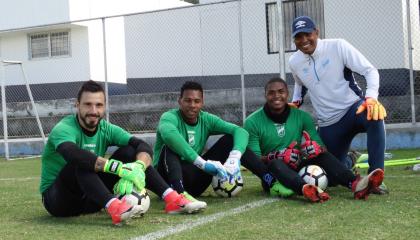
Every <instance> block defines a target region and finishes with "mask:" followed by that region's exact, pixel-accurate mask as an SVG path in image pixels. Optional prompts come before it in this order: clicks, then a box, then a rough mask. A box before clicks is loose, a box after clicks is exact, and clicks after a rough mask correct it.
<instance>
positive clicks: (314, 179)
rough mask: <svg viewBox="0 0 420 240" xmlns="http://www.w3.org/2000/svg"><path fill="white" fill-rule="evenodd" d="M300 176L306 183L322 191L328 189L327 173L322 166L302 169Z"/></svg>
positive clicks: (308, 166)
mask: <svg viewBox="0 0 420 240" xmlns="http://www.w3.org/2000/svg"><path fill="white" fill-rule="evenodd" d="M299 176H300V177H301V178H302V179H303V181H305V182H306V183H308V184H312V185H315V186H318V187H319V188H321V189H322V190H325V189H327V187H328V178H327V173H326V172H325V171H324V169H322V168H321V167H320V166H317V165H307V166H305V167H303V168H302V169H300V171H299Z"/></svg>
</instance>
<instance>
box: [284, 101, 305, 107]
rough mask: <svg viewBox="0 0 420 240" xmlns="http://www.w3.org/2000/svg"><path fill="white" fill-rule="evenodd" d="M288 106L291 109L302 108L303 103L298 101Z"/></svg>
mask: <svg viewBox="0 0 420 240" xmlns="http://www.w3.org/2000/svg"><path fill="white" fill-rule="evenodd" d="M287 105H289V107H292V108H300V106H301V105H302V101H301V100H296V101H294V102H290V103H287Z"/></svg>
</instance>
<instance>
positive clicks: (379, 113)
mask: <svg viewBox="0 0 420 240" xmlns="http://www.w3.org/2000/svg"><path fill="white" fill-rule="evenodd" d="M365 110H367V120H374V121H377V120H384V118H386V110H385V108H384V106H383V105H382V104H381V103H380V102H379V101H378V100H376V99H374V98H369V97H368V98H366V99H365V101H364V102H363V103H362V105H360V106H359V108H358V109H357V112H356V114H360V113H362V112H363V111H365Z"/></svg>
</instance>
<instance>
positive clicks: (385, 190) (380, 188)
mask: <svg viewBox="0 0 420 240" xmlns="http://www.w3.org/2000/svg"><path fill="white" fill-rule="evenodd" d="M372 193H373V194H378V195H384V194H388V193H389V189H388V187H387V186H386V185H385V183H383V182H382V183H381V185H379V186H378V187H376V188H374V189H372Z"/></svg>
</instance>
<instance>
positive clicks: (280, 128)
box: [274, 123, 286, 137]
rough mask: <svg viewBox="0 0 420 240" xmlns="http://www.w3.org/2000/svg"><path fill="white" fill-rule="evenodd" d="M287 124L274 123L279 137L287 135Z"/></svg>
mask: <svg viewBox="0 0 420 240" xmlns="http://www.w3.org/2000/svg"><path fill="white" fill-rule="evenodd" d="M285 125H286V124H285V123H274V126H275V127H276V130H277V135H278V136H279V137H284V135H286V129H285Z"/></svg>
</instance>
